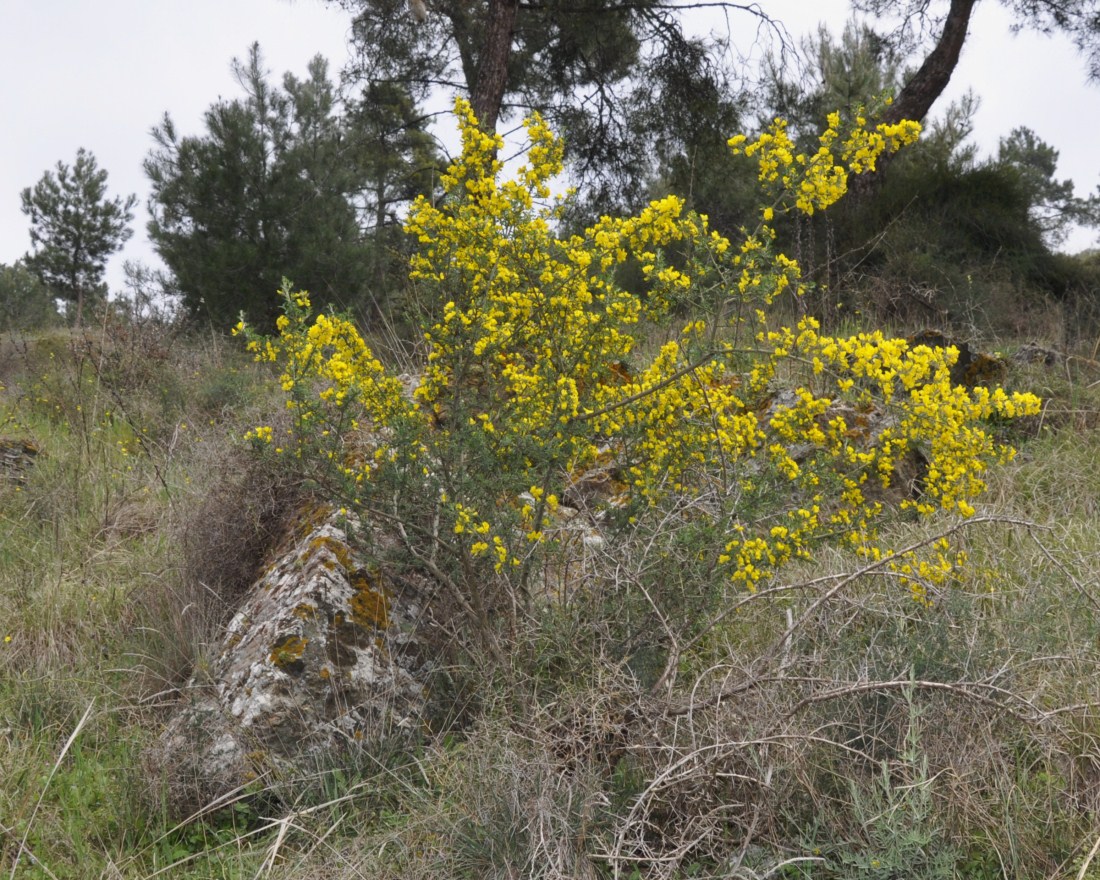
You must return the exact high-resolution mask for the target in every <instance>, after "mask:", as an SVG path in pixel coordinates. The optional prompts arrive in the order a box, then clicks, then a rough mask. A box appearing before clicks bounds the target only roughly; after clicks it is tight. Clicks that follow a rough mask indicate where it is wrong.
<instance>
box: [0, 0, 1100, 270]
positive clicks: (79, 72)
mask: <svg viewBox="0 0 1100 880" xmlns="http://www.w3.org/2000/svg"><path fill="white" fill-rule="evenodd" d="M761 6H762V7H763V8H764V9H765V10H766V11H768V12H769V13H772V14H774V15H776V16H777V17H779V18H781V19H782V20H783V21H784V22H785V23H786V25H787V27H788V29H789V30H790V31H791V33H792V34H794V35H795V36H796V37H801V36H802V35H803V34H805V33H807V32H810V31H812V30H814V29H815V28H816V25H817V22H818V21H821V20H825V21H827V22H829V24H830V26H831V29H832V30H833V31H834V32H836V33H838V32H839V31H840V30H841V29H842V27H843V24H844V21H845V19H846V17H847V14H848V12H847V10H848V4H847V2H846V0H761ZM730 22H731V24H732V26H733V28H734V29H735V30H734V33H735V35H736V34H737V29H738V28H740V27H743V28H744V29H745V30H746V32H750V31H751V30H753V29H755V22H754V21H753V20H752V19H751V18H750V17H749V16H747V15H745V14H744V13H738V12H731V13H730ZM348 24H349V18H348V15H347V13H345V12H343V11H342V10H341V9H339V8H338V7H337V6H335V5H330V4H323V3H321V2H320V0H294V2H288V0H97V2H94V3H93V2H90V0H0V58H3V61H4V72H3V74H0V77H2V79H0V121H2V124H3V126H4V130H3V133H2V134H0V263H9V264H10V263H12V262H14V261H15V260H17V259H19V258H20V257H21V256H22V255H23V254H24V253H26V251H27V250H28V249H29V247H30V237H29V234H28V226H27V218H26V217H25V216H24V215H23V213H22V212H21V210H20V200H19V193H20V191H21V190H22V189H23V188H25V187H27V186H32V185H33V184H34V183H35V182H37V180H38V179H39V178H40V177H41V176H42V174H43V172H45V171H46V170H47V169H48V168H52V167H53V166H54V165H55V164H56V162H57V161H58V160H61V161H64V162H65V163H66V164H70V165H71V164H72V162H73V160H74V159H75V156H76V151H77V148H78V147H85V148H86V149H88V150H90V151H91V152H92V153H94V154H95V156H96V159H97V160H98V163H99V166H100V167H101V168H105V169H106V170H107V171H108V174H109V178H108V191H109V193H110V194H111V195H126V194H129V193H136V194H137V195H138V199H139V205H138V207H137V208H136V210H135V221H134V224H133V226H134V236H133V238H132V239H131V240H130V242H129V243H128V244H127V245H126V247H125V249H124V250H123V251H122V252H121V253H120V254H117V255H116V256H115V257H114V258H113V259H112V260H111V262H110V264H109V266H108V282H109V284H110V286H111V288H112V290H118V289H120V288H121V286H122V277H123V274H122V263H123V261H124V260H127V259H130V260H138V261H141V262H144V263H146V264H150V265H154V264H156V257H155V254H154V253H153V251H152V250H151V248H150V246H149V243H148V241H147V239H146V236H145V223H146V220H147V211H146V208H145V201H146V198H147V195H148V186H147V183H146V180H145V177H144V174H143V172H142V170H141V163H142V160H143V159H144V158H145V156H146V155H147V154H148V152H149V150H150V149H151V148H152V146H153V143H152V139H151V137H150V136H149V131H150V129H151V128H152V127H153V126H154V125H156V124H157V123H158V122H159V121H160V119H161V117H162V116H163V114H164V113H165V111H167V112H169V113H170V114H171V116H172V119H173V121H174V122H175V123H176V126H177V129H178V131H179V132H180V133H181V134H201V133H202V132H203V128H202V114H203V111H204V110H206V108H207V107H209V106H210V104H211V103H213V102H214V101H215V100H216V99H217V98H219V97H225V98H234V97H237V96H238V95H239V88H238V87H237V85H236V83H235V82H234V80H233V78H232V74H231V72H230V61H231V59H232V58H234V57H244V55H245V54H246V52H247V49H248V46H249V45H250V44H251V43H252V42H253V41H256V40H258V41H259V42H260V45H261V48H262V49H263V53H264V58H265V61H266V64H267V66H268V68H269V69H270V70H271V71H272V73H273V74H274V77H275V78H276V79H277V78H281V76H282V74H283V72H285V71H287V70H290V71H292V72H294V73H296V74H298V75H302V74H304V72H305V66H306V63H307V62H308V60H309V59H310V58H311V57H313V55H315V54H317V53H320V54H322V55H324V56H325V57H327V58H328V59H329V60H330V69H331V71H332V74H333V77H334V78H335V77H336V76H337V75H338V73H339V70H340V68H341V67H342V66H343V63H344V61H345V59H346V57H347V49H346V36H347V32H348ZM1008 25H1009V19H1008V16H1007V14H1006V13H1005V12H1004V11H1003V10H1002V9H1001V7H1000V6H999V4H997V3H995V2H993V0H983V2H981V3H979V5H978V8H977V10H976V12H975V14H974V20H973V22H972V25H971V37H970V39H969V40H968V41H967V44H966V47H965V49H964V54H963V58H962V61H961V62H960V65H959V68H958V70H957V71H956V73H955V76H954V78H953V81H952V86H951V92H950V96H958V95H959V94H961V93H962V91H963V90H964V89H965V88H966V87H968V86H969V87H970V88H972V89H973V90H974V91H975V93H976V94H977V95H978V96H979V97H980V98H981V102H982V104H981V109H980V110H979V112H978V116H977V118H976V120H975V122H976V125H975V139H976V140H977V142H978V144H979V146H980V147H981V148H982V150H983V152H986V153H988V152H992V151H994V150H995V149H996V145H997V141H998V139H999V138H1000V137H1002V136H1004V135H1007V134H1008V133H1009V131H1011V129H1012V128H1014V127H1015V126H1019V125H1026V126H1028V127H1029V128H1032V129H1033V130H1034V131H1035V132H1036V133H1037V134H1038V135H1039V137H1040V138H1042V139H1043V140H1045V141H1046V142H1047V143H1050V144H1052V145H1053V146H1055V147H1056V148H1057V149H1058V150H1059V151H1060V153H1061V161H1060V164H1059V168H1058V177H1059V179H1064V178H1067V177H1068V178H1071V179H1072V180H1073V181H1074V182H1075V183H1076V185H1077V191H1078V194H1081V195H1085V194H1087V193H1089V192H1092V191H1095V189H1096V187H1097V185H1098V184H1100V152H1098V151H1097V149H1096V146H1095V145H1096V142H1097V139H1098V135H1100V87H1098V86H1095V85H1093V86H1087V85H1086V83H1085V67H1084V62H1083V60H1082V59H1081V58H1080V57H1079V56H1078V55H1077V54H1076V53H1075V51H1074V49H1073V46H1072V45H1071V44H1070V42H1069V41H1068V40H1067V39H1065V38H1063V37H1056V38H1044V37H1041V36H1038V35H1035V34H1031V33H1024V34H1021V35H1019V36H1016V37H1013V36H1011V34H1010V33H1009V29H1008ZM944 97H945V98H946V97H949V96H944ZM943 103H945V101H944V98H941V103H940V104H937V109H938V108H939V107H940V106H941V105H942V104H943ZM1095 244H1096V235H1095V233H1092V232H1082V233H1080V234H1077V235H1074V236H1073V237H1072V238H1071V239H1070V241H1069V242H1068V243H1067V246H1066V249H1067V250H1070V251H1075V250H1080V249H1083V248H1086V247H1090V246H1094V245H1095Z"/></svg>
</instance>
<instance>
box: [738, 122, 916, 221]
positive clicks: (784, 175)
mask: <svg viewBox="0 0 1100 880" xmlns="http://www.w3.org/2000/svg"><path fill="white" fill-rule="evenodd" d="M919 136H920V123H918V122H913V121H911V120H902V121H901V122H898V123H895V124H887V123H881V124H879V125H877V126H876V127H875V128H874V129H868V128H867V119H866V117H864V116H863V115H862V114H860V115H858V116H857V117H856V119H855V120H854V124H853V125H852V126H851V130H850V131H849V132H848V134H847V136H845V137H844V138H843V139H842V138H841V120H840V114H839V113H830V114H829V117H828V127H827V128H826V129H825V131H823V132H822V133H821V135H820V136H819V137H818V147H817V150H816V151H815V152H814V153H813V154H810V155H807V154H806V153H800V152H798V151H797V148H796V146H795V144H794V141H793V140H792V139H791V137H790V135H789V134H788V132H787V123H786V121H785V120H783V119H776V120H775V121H774V122H773V123H772V125H771V128H770V129H769V130H768V131H765V132H763V133H762V134H761V135H760V136H759V137H758V138H757V139H756V140H755V141H753V142H752V143H746V142H747V140H748V138H746V137H745V136H744V135H736V136H734V137H732V138H730V140H729V146H730V148H731V149H732V150H733V152H734V153H735V154H740V153H744V155H746V156H748V157H750V158H751V157H756V160H757V162H758V164H759V167H760V174H759V178H760V182H761V183H763V184H765V185H766V186H768V187H769V188H771V189H773V190H776V189H777V190H778V193H779V198H778V199H777V201H778V202H779V203H780V204H785V203H788V202H789V201H790V200H791V199H793V203H794V207H795V208H797V209H798V210H799V211H802V212H803V213H804V214H813V213H814V211H820V210H823V209H825V208H827V207H829V206H830V205H832V204H834V203H835V202H837V201H838V200H840V199H841V198H842V197H843V196H844V194H845V193H846V192H847V191H848V176H849V174H862V173H864V172H866V171H874V170H875V165H876V163H877V162H878V159H879V157H881V156H882V155H884V154H887V155H888V154H890V153H895V152H897V151H898V150H899V149H901V147H903V146H905V145H906V144H911V143H913V142H914V141H916V139H917V138H918V137H919ZM773 215H774V208H773V207H771V206H769V207H767V208H765V209H764V220H765V222H768V221H770V220H771V219H772V216H773Z"/></svg>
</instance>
